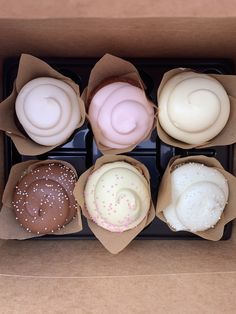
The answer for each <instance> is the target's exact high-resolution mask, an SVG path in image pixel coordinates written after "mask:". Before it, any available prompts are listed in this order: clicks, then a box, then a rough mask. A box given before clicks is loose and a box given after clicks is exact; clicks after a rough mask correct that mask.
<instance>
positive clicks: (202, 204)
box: [163, 162, 229, 232]
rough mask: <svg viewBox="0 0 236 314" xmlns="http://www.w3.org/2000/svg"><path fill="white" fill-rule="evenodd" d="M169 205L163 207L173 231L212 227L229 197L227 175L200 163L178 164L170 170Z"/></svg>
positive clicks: (193, 230) (191, 230) (195, 230)
mask: <svg viewBox="0 0 236 314" xmlns="http://www.w3.org/2000/svg"><path fill="white" fill-rule="evenodd" d="M170 179H171V204H170V205H169V206H168V207H167V208H165V209H164V210H163V215H164V217H165V219H166V221H167V223H168V224H169V225H170V226H171V227H172V228H173V229H174V230H176V231H180V230H185V231H190V232H200V231H206V230H208V229H210V228H213V227H214V226H215V225H216V224H217V222H218V221H219V219H220V218H221V215H222V213H223V211H224V208H225V206H226V204H227V201H228V197H229V187H228V183H227V180H226V178H225V177H224V176H223V174H221V173H220V172H219V171H218V170H217V169H214V168H211V167H207V166H205V165H203V164H200V163H194V162H193V163H192V162H190V163H186V164H184V165H180V166H179V167H177V168H176V169H174V170H173V172H172V173H171V177H170Z"/></svg>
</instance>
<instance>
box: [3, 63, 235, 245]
mask: <svg viewBox="0 0 236 314" xmlns="http://www.w3.org/2000/svg"><path fill="white" fill-rule="evenodd" d="M18 61H19V60H18V59H16V58H15V59H8V60H6V62H5V64H4V97H7V96H8V95H9V94H10V93H11V90H12V86H13V83H14V80H15V78H16V74H17V69H18ZM45 61H47V62H48V63H49V64H50V65H51V66H52V67H54V68H55V69H56V70H58V71H59V72H61V73H62V74H64V75H66V76H68V77H70V78H71V79H73V80H74V81H75V82H76V83H78V84H79V85H80V88H81V91H83V89H84V88H85V87H86V85H87V82H88V78H89V73H90V70H91V69H92V67H93V65H94V64H95V62H96V61H97V60H96V59H64V58H63V59H61V58H53V59H50V58H49V59H45ZM130 61H131V62H133V63H134V64H135V65H136V67H137V68H138V70H139V72H140V75H141V77H142V79H143V81H144V83H145V84H146V86H147V94H148V95H149V96H150V97H151V98H152V99H153V100H154V101H155V102H156V91H157V88H158V85H159V84H160V81H161V78H162V76H163V74H164V73H165V72H166V71H168V70H170V69H173V68H175V67H189V68H192V69H195V70H197V71H200V72H204V73H217V74H233V73H234V64H233V63H232V62H231V61H230V60H228V59H210V60H208V59H184V60H181V59H177V60H173V59H132V60H131V59H130ZM195 154H203V155H206V156H214V157H216V158H217V159H218V160H219V161H220V162H221V164H222V165H223V166H224V168H225V169H226V170H227V171H229V172H232V166H233V165H232V163H233V145H230V146H224V147H214V148H209V149H201V150H195V149H191V150H183V149H179V148H175V147H171V146H169V145H166V144H164V143H162V142H161V141H160V140H159V138H158V137H157V134H156V131H153V133H152V136H151V139H150V140H149V141H145V142H143V143H141V144H140V145H138V146H137V147H136V148H135V149H134V150H133V151H132V152H130V153H128V154H127V155H129V156H132V157H133V158H135V159H137V160H139V161H141V162H142V163H143V164H144V165H146V166H147V168H148V169H149V172H150V174H151V189H152V198H153V201H154V204H156V198H157V191H158V185H159V182H160V179H161V176H162V174H163V172H164V171H165V168H166V165H167V163H168V161H169V160H170V158H171V157H173V156H175V155H181V156H186V155H195ZM100 156H101V153H100V151H99V150H98V149H97V146H96V144H95V142H94V140H93V134H92V131H91V128H90V127H89V125H88V124H87V123H86V124H85V125H84V126H83V127H82V128H81V129H79V130H78V131H77V132H75V133H74V134H73V136H72V137H71V138H70V139H69V140H68V142H67V143H66V144H65V145H63V146H61V147H57V148H55V149H54V150H52V151H50V152H48V153H46V154H44V155H40V156H37V157H31V156H22V155H20V154H19V153H18V152H17V151H16V149H15V146H14V145H13V143H12V141H11V139H10V138H9V137H7V136H5V180H6V181H7V178H8V175H9V172H10V169H11V167H12V165H14V164H16V163H18V162H21V161H25V160H29V159H36V160H43V159H61V160H65V161H68V162H70V163H71V164H72V165H73V166H74V167H75V168H76V170H77V172H78V175H80V174H82V173H83V172H84V171H85V170H86V169H88V168H89V167H90V166H92V165H93V164H94V162H95V160H96V159H97V158H98V157H100ZM231 229H232V224H231V223H229V224H227V226H226V227H225V230H224V235H223V237H222V240H226V239H229V238H230V236H231ZM93 238H94V236H93V234H92V233H91V231H90V229H89V227H88V225H87V222H86V219H84V218H83V230H82V231H81V232H79V233H76V234H71V235H63V236H54V235H45V236H43V237H41V238H37V239H57V240H58V239H93ZM137 238H138V239H186V240H187V239H201V238H199V237H197V236H195V235H193V234H191V233H188V232H173V231H171V230H170V229H169V228H168V226H167V225H166V224H165V223H163V222H162V221H161V220H159V219H158V218H156V219H155V220H154V221H153V222H152V223H151V224H150V225H149V226H148V227H147V228H146V229H145V230H143V231H142V232H141V233H140V235H139V236H138V237H137Z"/></svg>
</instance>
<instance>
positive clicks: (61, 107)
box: [15, 77, 81, 146]
mask: <svg viewBox="0 0 236 314" xmlns="http://www.w3.org/2000/svg"><path fill="white" fill-rule="evenodd" d="M15 111H16V115H17V118H18V120H19V122H20V124H21V126H22V128H23V129H24V130H25V132H26V133H27V135H28V136H29V137H30V138H31V139H32V140H33V141H34V142H36V143H38V144H40V145H44V146H57V145H60V144H62V143H64V142H65V141H66V140H67V139H68V138H69V137H70V136H71V134H72V133H73V132H74V131H75V129H76V128H77V126H78V124H79V122H80V120H81V112H80V105H79V101H78V98H77V95H76V92H75V91H74V89H73V88H72V87H71V86H70V85H69V84H67V83H65V82H64V81H62V80H58V79H54V78H50V77H39V78H36V79H34V80H31V81H29V82H28V83H27V84H26V85H24V86H23V88H22V89H21V90H20V92H19V94H18V96H17V98H16V103H15Z"/></svg>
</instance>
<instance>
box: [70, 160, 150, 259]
mask: <svg viewBox="0 0 236 314" xmlns="http://www.w3.org/2000/svg"><path fill="white" fill-rule="evenodd" d="M115 161H126V162H128V163H130V164H131V165H133V166H135V167H136V168H137V169H138V170H139V171H140V172H141V173H142V174H143V175H144V177H145V178H146V180H147V182H148V183H149V190H150V176H149V172H148V170H147V168H146V167H145V166H144V165H143V164H141V163H140V162H139V161H137V160H135V159H133V158H131V157H127V156H122V155H119V156H114V155H113V156H111V155H106V156H103V157H100V158H99V159H97V161H96V163H95V165H94V166H92V167H91V168H89V169H88V170H87V171H86V172H85V173H83V174H82V175H81V176H80V178H79V180H78V182H77V183H76V185H75V189H74V196H75V198H76V200H77V202H78V203H79V205H80V207H81V209H82V213H83V215H84V216H85V217H86V218H87V221H88V225H89V228H90V229H91V230H92V232H93V233H94V235H95V236H96V238H97V239H98V240H99V241H100V242H101V243H102V244H103V246H104V247H105V248H106V249H107V250H108V251H109V252H111V253H112V254H117V253H119V252H120V251H121V250H123V249H124V248H125V247H126V246H127V245H128V244H129V243H130V242H131V241H132V240H133V239H134V238H135V237H136V236H137V235H138V234H139V233H140V232H141V231H142V230H143V229H144V228H145V227H146V226H147V225H149V224H150V222H151V221H152V220H153V219H154V218H155V209H154V206H153V203H152V199H151V192H150V209H149V212H148V214H147V216H146V217H145V219H144V220H143V221H142V222H141V223H140V224H139V225H138V226H136V227H135V228H133V229H130V230H127V231H124V232H111V231H108V230H106V229H104V228H102V227H100V226H98V225H97V224H96V223H94V222H93V221H92V220H91V218H90V216H89V213H88V211H87V209H86V206H85V200H84V189H85V186H86V182H87V180H88V177H89V176H90V174H91V173H92V172H94V171H95V170H97V169H99V168H100V167H101V166H102V165H104V164H106V163H110V162H115Z"/></svg>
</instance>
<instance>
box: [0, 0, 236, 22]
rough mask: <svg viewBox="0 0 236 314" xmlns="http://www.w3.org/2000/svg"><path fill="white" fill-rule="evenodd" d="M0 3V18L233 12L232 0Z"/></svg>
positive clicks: (181, 14)
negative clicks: (224, 2) (225, 3)
mask: <svg viewBox="0 0 236 314" xmlns="http://www.w3.org/2000/svg"><path fill="white" fill-rule="evenodd" d="M0 2H2V5H1V12H0V17H4V18H14V19H16V18H26V19H28V18H31V19H32V18H60V17H65V18H66V17H113V18H114V17H115V18H120V17H122V18H123V17H162V16H170V17H174V16H180V17H184V16H189V17H195V16H210V17H213V16H215V17H217V16H222V17H223V16H225V17H228V16H235V15H236V8H235V2H234V0H227V5H222V1H220V0H214V1H207V0H198V1H186V0H172V1H169V2H168V1H166V0H158V1H155V0H146V1H137V0H129V1H126V0H120V1H115V2H113V3H112V5H111V1H110V0H96V1H86V0H70V1H69V2H68V4H67V5H66V6H65V1H64V0H54V1H53V0H50V1H48V0H41V1H40V4H39V3H38V1H32V0H21V1H17V0H8V1H7V2H6V1H3V0H1V1H0Z"/></svg>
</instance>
